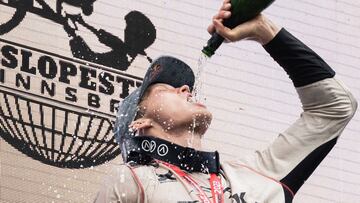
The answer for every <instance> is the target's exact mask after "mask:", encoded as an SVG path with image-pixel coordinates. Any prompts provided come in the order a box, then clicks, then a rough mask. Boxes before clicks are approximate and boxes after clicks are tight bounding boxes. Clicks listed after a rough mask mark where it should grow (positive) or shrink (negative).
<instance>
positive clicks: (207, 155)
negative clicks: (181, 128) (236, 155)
mask: <svg viewBox="0 0 360 203" xmlns="http://www.w3.org/2000/svg"><path fill="white" fill-rule="evenodd" d="M127 142H128V143H127V144H128V146H131V147H130V148H128V157H127V161H128V162H130V161H131V162H135V163H137V164H142V165H145V164H149V163H151V162H152V161H153V160H154V159H157V160H161V161H164V162H167V163H170V164H173V165H176V166H178V167H179V168H180V169H182V170H185V171H188V172H202V173H206V174H207V173H216V174H218V173H219V172H220V161H219V153H218V152H217V151H215V152H203V151H197V150H195V149H193V148H189V147H182V146H180V145H177V144H174V143H171V142H168V141H166V140H162V139H159V138H155V137H150V136H137V137H133V138H131V139H128V140H127Z"/></svg>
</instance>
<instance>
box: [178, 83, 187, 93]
mask: <svg viewBox="0 0 360 203" xmlns="http://www.w3.org/2000/svg"><path fill="white" fill-rule="evenodd" d="M178 91H179V93H190V87H189V86H188V85H183V86H181V87H180V88H179V89H178Z"/></svg>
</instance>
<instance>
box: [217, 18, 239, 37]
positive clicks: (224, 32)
mask: <svg viewBox="0 0 360 203" xmlns="http://www.w3.org/2000/svg"><path fill="white" fill-rule="evenodd" d="M213 25H214V29H215V30H216V32H217V33H219V34H220V35H221V36H223V37H224V38H225V39H227V40H228V41H234V33H233V31H232V30H231V29H230V28H228V27H225V26H224V25H223V24H222V22H220V20H217V19H214V20H213Z"/></svg>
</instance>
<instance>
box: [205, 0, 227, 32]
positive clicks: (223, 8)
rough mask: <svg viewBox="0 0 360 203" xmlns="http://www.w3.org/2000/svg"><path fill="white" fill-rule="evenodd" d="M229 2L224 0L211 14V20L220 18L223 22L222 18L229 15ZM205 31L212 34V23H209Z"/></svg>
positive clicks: (213, 29)
mask: <svg viewBox="0 0 360 203" xmlns="http://www.w3.org/2000/svg"><path fill="white" fill-rule="evenodd" d="M230 9H231V3H230V0H224V2H223V4H222V6H221V8H220V10H219V12H218V13H217V14H216V15H214V16H213V20H220V22H223V20H224V19H227V18H230V16H231V12H230ZM207 31H208V32H209V33H210V34H212V33H214V32H215V27H214V24H210V25H209V26H208V28H207Z"/></svg>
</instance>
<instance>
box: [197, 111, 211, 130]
mask: <svg viewBox="0 0 360 203" xmlns="http://www.w3.org/2000/svg"><path fill="white" fill-rule="evenodd" d="M195 119H196V124H195V125H196V127H195V128H198V129H199V130H200V131H203V133H205V131H206V130H207V129H208V128H209V126H210V124H211V121H212V113H211V112H210V111H208V110H207V109H204V110H202V111H200V112H197V113H196V114H195ZM203 133H201V134H203Z"/></svg>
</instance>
